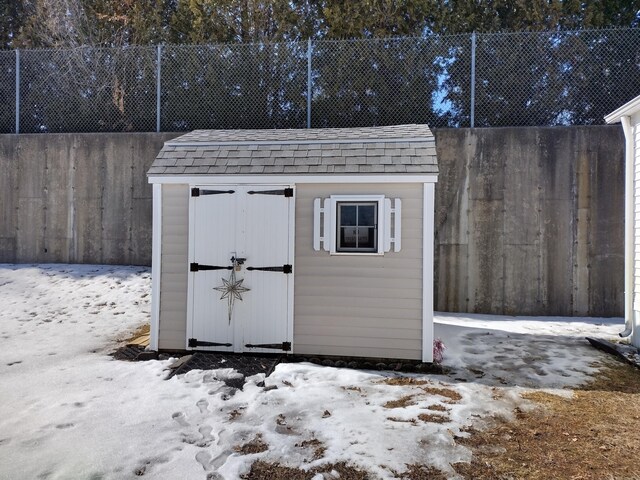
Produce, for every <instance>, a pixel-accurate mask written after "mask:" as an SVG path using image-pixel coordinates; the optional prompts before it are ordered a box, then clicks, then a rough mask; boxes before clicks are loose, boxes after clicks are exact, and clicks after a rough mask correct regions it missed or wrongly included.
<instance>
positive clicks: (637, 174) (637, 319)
mask: <svg viewBox="0 0 640 480" xmlns="http://www.w3.org/2000/svg"><path fill="white" fill-rule="evenodd" d="M631 129H632V132H633V137H634V169H633V170H634V181H633V189H634V219H633V224H634V268H633V271H634V279H633V309H634V310H635V311H636V312H637V311H638V310H640V114H638V113H636V114H635V115H633V116H632V117H631ZM632 322H633V323H634V327H633V337H632V340H631V341H632V343H633V344H634V345H636V346H639V347H640V316H639V314H638V313H635V314H634V315H633V318H632Z"/></svg>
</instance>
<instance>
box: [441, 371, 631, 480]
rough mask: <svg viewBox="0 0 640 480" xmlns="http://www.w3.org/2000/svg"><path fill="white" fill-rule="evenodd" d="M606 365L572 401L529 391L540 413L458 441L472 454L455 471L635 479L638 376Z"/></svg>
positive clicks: (521, 415)
mask: <svg viewBox="0 0 640 480" xmlns="http://www.w3.org/2000/svg"><path fill="white" fill-rule="evenodd" d="M607 363H608V366H607V367H606V368H604V369H603V370H601V371H600V373H598V374H597V375H596V377H594V378H593V380H591V381H590V382H588V383H587V384H585V385H583V386H582V387H580V388H578V389H575V390H574V395H573V396H572V397H571V398H565V397H562V396H558V395H552V394H549V393H545V392H532V393H527V394H526V395H524V397H525V398H527V399H529V400H531V401H534V402H536V403H537V404H538V408H536V409H533V410H531V411H526V412H523V411H519V410H516V419H515V421H513V422H506V421H502V422H500V423H499V424H497V425H496V426H494V427H493V428H491V429H489V430H485V431H482V432H478V431H474V432H472V434H471V435H470V436H469V437H468V438H464V439H458V440H457V441H458V442H459V443H461V444H463V445H466V446H468V447H470V448H471V449H472V450H473V453H474V456H473V459H472V462H471V463H458V464H456V465H454V468H455V470H456V471H457V472H458V473H459V474H460V475H462V476H463V477H465V478H473V479H504V478H518V479H540V480H543V479H548V478H549V474H550V472H556V474H559V475H560V476H561V478H567V479H607V478H629V479H632V478H638V467H637V457H638V452H639V451H640V448H639V447H638V445H640V371H638V370H637V369H635V368H633V367H631V366H629V365H625V364H622V363H618V362H615V363H613V362H607Z"/></svg>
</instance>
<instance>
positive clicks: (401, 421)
mask: <svg viewBox="0 0 640 480" xmlns="http://www.w3.org/2000/svg"><path fill="white" fill-rule="evenodd" d="M387 420H389V421H391V422H399V423H410V424H412V425H417V423H418V422H417V421H416V419H415V418H410V419H408V420H405V419H403V418H398V417H387Z"/></svg>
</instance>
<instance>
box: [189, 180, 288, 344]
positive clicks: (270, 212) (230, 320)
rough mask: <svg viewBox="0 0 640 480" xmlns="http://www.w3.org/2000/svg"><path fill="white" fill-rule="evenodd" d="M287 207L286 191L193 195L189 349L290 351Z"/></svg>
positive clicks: (225, 189)
mask: <svg viewBox="0 0 640 480" xmlns="http://www.w3.org/2000/svg"><path fill="white" fill-rule="evenodd" d="M293 208H294V205H293V189H292V188H291V187H289V186H272V185H267V186H265V185H261V186H256V185H253V186H246V185H242V186H236V185H234V186H206V187H195V188H193V189H192V196H191V200H190V218H189V223H190V230H189V232H190V252H189V258H190V260H189V262H190V267H189V268H190V274H189V303H190V304H189V307H190V308H189V312H188V316H189V321H188V326H187V329H188V332H187V339H188V340H187V341H188V347H189V348H195V349H200V350H216V351H232V352H261V353H262V352H270V353H277V352H282V351H290V349H291V341H292V314H293V308H292V301H293V299H292V295H293V288H292V287H293V273H292V270H293V265H292V264H293V248H292V246H293V243H292V239H291V233H292V232H293V213H294V212H293ZM234 265H235V268H234Z"/></svg>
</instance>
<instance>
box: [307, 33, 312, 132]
mask: <svg viewBox="0 0 640 480" xmlns="http://www.w3.org/2000/svg"><path fill="white" fill-rule="evenodd" d="M307 128H311V39H309V40H308V41H307Z"/></svg>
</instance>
